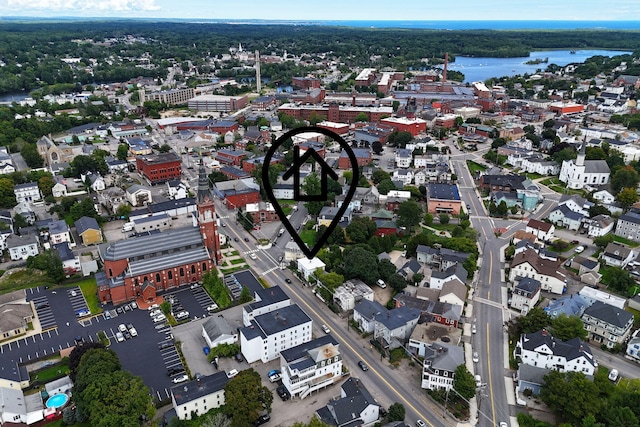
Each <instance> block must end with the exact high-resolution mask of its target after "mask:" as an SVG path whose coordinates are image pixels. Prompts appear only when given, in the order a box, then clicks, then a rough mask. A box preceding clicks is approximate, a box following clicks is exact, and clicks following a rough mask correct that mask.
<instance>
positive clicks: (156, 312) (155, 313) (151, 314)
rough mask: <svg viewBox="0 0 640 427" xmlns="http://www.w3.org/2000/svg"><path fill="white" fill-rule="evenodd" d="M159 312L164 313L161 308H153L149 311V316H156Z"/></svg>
mask: <svg viewBox="0 0 640 427" xmlns="http://www.w3.org/2000/svg"><path fill="white" fill-rule="evenodd" d="M158 314H162V312H161V311H160V310H153V311H150V312H149V317H156V316H157V315H158Z"/></svg>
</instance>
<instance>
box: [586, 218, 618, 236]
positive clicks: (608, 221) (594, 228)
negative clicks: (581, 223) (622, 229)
mask: <svg viewBox="0 0 640 427" xmlns="http://www.w3.org/2000/svg"><path fill="white" fill-rule="evenodd" d="M588 224H589V231H588V233H587V234H588V235H589V237H602V236H606V235H607V234H609V233H610V232H611V231H612V230H613V226H614V225H615V221H614V219H613V218H611V217H610V216H609V215H596V216H594V217H593V218H591V220H590V221H589V222H588Z"/></svg>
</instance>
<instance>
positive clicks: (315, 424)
mask: <svg viewBox="0 0 640 427" xmlns="http://www.w3.org/2000/svg"><path fill="white" fill-rule="evenodd" d="M291 427H331V426H330V425H329V424H327V423H325V422H324V421H321V420H320V419H319V418H318V417H317V416H316V415H314V416H313V417H312V418H311V420H310V421H309V422H308V423H303V422H301V421H299V422H297V423H294V424H293V425H292V426H291Z"/></svg>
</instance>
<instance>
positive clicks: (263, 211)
mask: <svg viewBox="0 0 640 427" xmlns="http://www.w3.org/2000/svg"><path fill="white" fill-rule="evenodd" d="M245 209H246V212H247V213H248V214H249V215H251V217H252V218H253V223H254V224H260V223H261V222H273V221H280V217H279V216H278V214H277V213H276V211H275V209H274V208H273V205H271V203H265V202H258V203H250V204H248V205H247V206H246V207H245Z"/></svg>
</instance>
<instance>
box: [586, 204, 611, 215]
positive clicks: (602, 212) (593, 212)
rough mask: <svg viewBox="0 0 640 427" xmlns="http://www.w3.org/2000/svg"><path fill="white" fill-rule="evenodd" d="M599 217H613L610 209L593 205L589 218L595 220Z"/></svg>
mask: <svg viewBox="0 0 640 427" xmlns="http://www.w3.org/2000/svg"><path fill="white" fill-rule="evenodd" d="M597 215H609V216H611V212H610V211H609V209H607V208H605V207H604V206H602V205H593V206H591V207H590V208H589V218H593V217H594V216H597Z"/></svg>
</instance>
